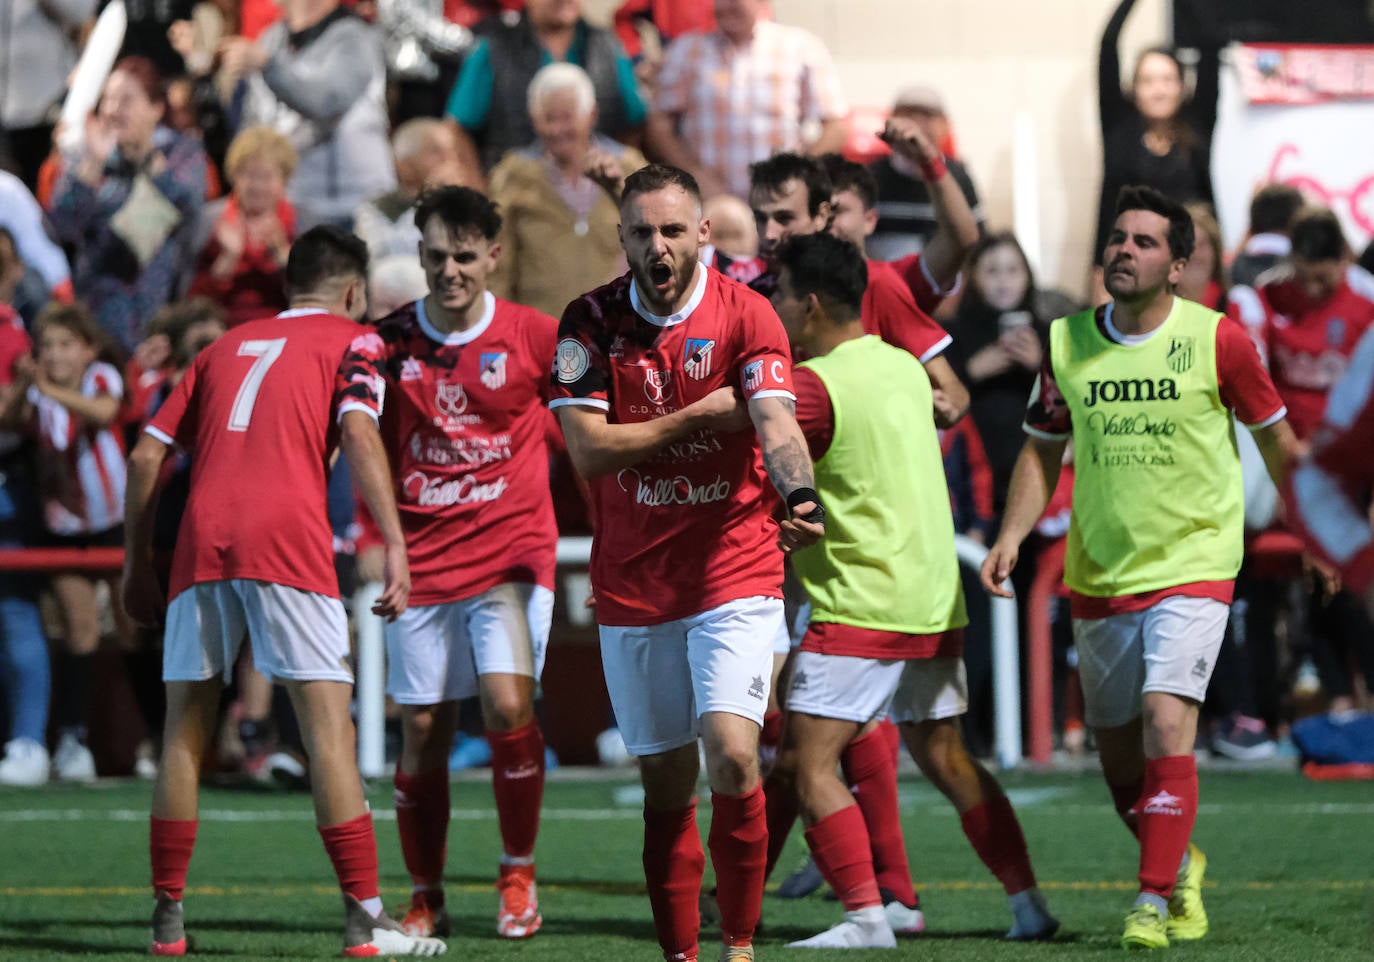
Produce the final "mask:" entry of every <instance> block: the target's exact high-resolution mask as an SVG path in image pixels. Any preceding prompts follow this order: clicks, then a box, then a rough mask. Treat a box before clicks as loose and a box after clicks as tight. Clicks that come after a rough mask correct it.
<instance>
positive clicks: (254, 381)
mask: <svg viewBox="0 0 1374 962" xmlns="http://www.w3.org/2000/svg"><path fill="white" fill-rule="evenodd" d="M284 350H286V338H284V337H277V338H273V339H272V340H270V341H244V342H243V343H242V344H240V345H239V357H253V358H257V360H255V361H254V362H253V366H252V367H250V368H249V369H248V373H247V374H246V375H244V378H243V383H242V384H240V385H239V393H238V394H236V395H234V406H233V408H232V409H231V410H230V411H229V430H230V431H247V430H248V423H249V422H250V421H252V420H253V405H255V404H257V403H258V389H259V388H261V387H262V379H263V378H265V377H266V376H267V369H268V368H270V367H271V366H272V365H273V364H275V363H276V361H277V358H279V357H281V352H282V351H284Z"/></svg>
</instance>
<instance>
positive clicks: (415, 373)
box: [401, 357, 425, 381]
mask: <svg viewBox="0 0 1374 962" xmlns="http://www.w3.org/2000/svg"><path fill="white" fill-rule="evenodd" d="M424 377H425V369H424V367H423V366H422V365H421V364H420V362H419V361H418V360H417V359H415V358H413V357H408V358H406V359H405V360H403V361H401V380H402V381H421V380H424Z"/></svg>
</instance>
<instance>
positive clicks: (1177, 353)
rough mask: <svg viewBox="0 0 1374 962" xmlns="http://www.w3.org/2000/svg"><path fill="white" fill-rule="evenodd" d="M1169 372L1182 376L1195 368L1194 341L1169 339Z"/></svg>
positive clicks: (1178, 338)
mask: <svg viewBox="0 0 1374 962" xmlns="http://www.w3.org/2000/svg"><path fill="white" fill-rule="evenodd" d="M1168 362H1169V370H1171V371H1173V372H1174V373H1175V374H1182V373H1183V372H1184V371H1186V370H1188V368H1190V367H1192V366H1193V339H1192V338H1191V337H1174V338H1170V339H1169V355H1168Z"/></svg>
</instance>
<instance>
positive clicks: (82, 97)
mask: <svg viewBox="0 0 1374 962" xmlns="http://www.w3.org/2000/svg"><path fill="white" fill-rule="evenodd" d="M128 25H129V17H128V14H127V12H126V11H125V9H124V0H114V2H113V3H111V4H110V5H109V6H107V7H106V8H105V9H104V10H102V11H101V12H100V16H99V17H97V18H96V21H95V28H94V29H93V30H92V31H91V36H90V39H88V40H87V41H86V47H85V49H84V50H82V52H81V59H80V60H78V61H77V62H76V67H75V69H73V70H72V74H71V78H72V82H71V86H70V88H69V89H68V90H67V99H66V100H64V101H63V102H62V114H61V122H62V124H63V129H62V136H61V139H60V141H59V142H58V145H57V146H58V148H59V149H60V150H61V151H62V153H63V155H65V156H67V157H68V158H70V157H73V156H75V155H76V154H79V153H80V152H81V147H82V145H83V144H85V142H86V115H87V114H89V113H90V112H91V111H92V110H94V109H95V105H96V103H97V102H98V101H99V100H100V91H101V90H103V89H104V88H105V80H106V79H107V78H108V77H109V76H110V68H111V67H113V66H114V62H115V58H116V57H117V56H118V55H119V48H120V47H121V46H122V45H123V43H124V31H125V30H126V29H127V28H128Z"/></svg>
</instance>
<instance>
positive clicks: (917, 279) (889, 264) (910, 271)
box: [868, 252, 959, 314]
mask: <svg viewBox="0 0 1374 962" xmlns="http://www.w3.org/2000/svg"><path fill="white" fill-rule="evenodd" d="M877 264H882V265H884V268H886V269H887V270H891V271H895V272H896V274H897V276H898V277H899V278H901V280H902V283H904V284H906V287H907V290H909V291H910V292H911V296H912V297H913V298H914V299H915V301H916V306H917V307H919V308H920V309H921V310H923V311H925V312H926V313H927V314H934V313H935V309H936V308H937V307H939V306H940V302H941V301H943V300H944V299H945V298H946V297H949V296H950V295H951V294H953V293H954V292H955V291H957V290H958V289H959V281H958V279H957V278H956V279H955V281H954V283H953V284H952V285H951V286H950V288H949V290H944V291H942V290H940V288H939V285H937V284H936V283H935V278H933V277H931V276H930V273H929V271H927V270H926V262H925V260H924V259H923V258H922V257H921V255H920V253H919V252H918V253H915V254H908V255H907V256H906V257H901V258H898V259H897V260H895V261H869V262H868V270H869V273H870V274H871V273H872V272H873V268H874V265H877ZM879 269H880V270H882V269H883V268H879Z"/></svg>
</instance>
